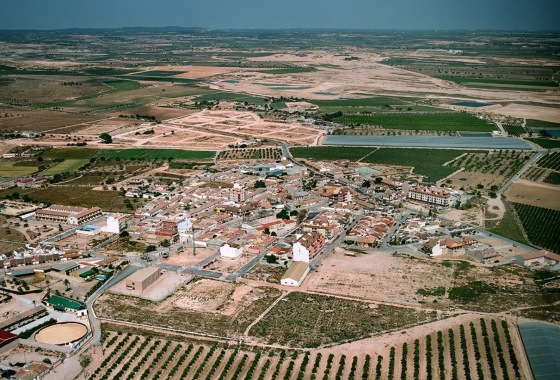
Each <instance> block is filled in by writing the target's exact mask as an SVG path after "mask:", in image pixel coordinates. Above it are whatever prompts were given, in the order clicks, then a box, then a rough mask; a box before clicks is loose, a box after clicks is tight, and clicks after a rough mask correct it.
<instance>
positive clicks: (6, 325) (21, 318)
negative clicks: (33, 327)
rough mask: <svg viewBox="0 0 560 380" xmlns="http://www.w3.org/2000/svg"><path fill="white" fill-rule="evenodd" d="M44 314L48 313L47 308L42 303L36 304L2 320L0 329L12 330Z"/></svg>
mask: <svg viewBox="0 0 560 380" xmlns="http://www.w3.org/2000/svg"><path fill="white" fill-rule="evenodd" d="M46 315H48V312H47V309H46V308H45V307H44V306H42V305H41V306H37V307H34V308H33V309H29V310H26V311H24V312H23V313H19V314H17V315H15V316H13V317H11V318H8V319H5V320H3V321H2V322H0V330H5V331H12V330H15V329H18V328H20V327H21V326H24V325H26V324H28V323H31V322H33V321H35V320H37V319H40V318H43V317H44V316H46Z"/></svg>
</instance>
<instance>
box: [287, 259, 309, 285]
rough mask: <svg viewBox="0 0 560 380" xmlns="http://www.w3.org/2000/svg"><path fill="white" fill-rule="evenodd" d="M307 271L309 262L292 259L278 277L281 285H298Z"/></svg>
mask: <svg viewBox="0 0 560 380" xmlns="http://www.w3.org/2000/svg"><path fill="white" fill-rule="evenodd" d="M307 273H309V263H308V262H303V261H294V262H292V264H291V265H290V267H289V268H288V270H287V271H286V273H284V275H283V276H282V278H281V279H280V284H281V285H286V286H300V285H301V283H302V282H303V280H304V279H305V276H307Z"/></svg>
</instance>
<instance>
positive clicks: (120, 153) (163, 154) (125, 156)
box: [95, 149, 214, 160]
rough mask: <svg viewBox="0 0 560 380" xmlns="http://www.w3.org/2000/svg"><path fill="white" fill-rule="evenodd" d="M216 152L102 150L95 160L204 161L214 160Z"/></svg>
mask: <svg viewBox="0 0 560 380" xmlns="http://www.w3.org/2000/svg"><path fill="white" fill-rule="evenodd" d="M213 155H214V152H209V151H193V150H181V149H102V150H99V151H97V153H96V154H95V158H97V159H102V157H104V158H105V159H106V160H110V159H120V160H132V159H134V160H138V159H140V160H162V159H169V158H172V159H178V160H202V159H209V158H212V156H213Z"/></svg>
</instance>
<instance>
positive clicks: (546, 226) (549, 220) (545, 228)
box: [513, 203, 560, 252]
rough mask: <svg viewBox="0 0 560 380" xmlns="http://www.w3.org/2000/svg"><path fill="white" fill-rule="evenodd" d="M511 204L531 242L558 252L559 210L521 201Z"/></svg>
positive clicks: (559, 245)
mask: <svg viewBox="0 0 560 380" xmlns="http://www.w3.org/2000/svg"><path fill="white" fill-rule="evenodd" d="M513 205H514V208H515V212H516V213H517V216H518V217H519V220H520V221H521V224H522V225H523V229H524V230H525V232H526V233H527V237H528V238H529V240H530V241H531V243H533V244H535V245H537V246H539V247H543V248H546V249H549V250H551V251H554V252H560V239H558V234H560V227H559V226H560V211H558V210H552V209H547V208H542V207H537V206H531V205H526V204H522V203H513Z"/></svg>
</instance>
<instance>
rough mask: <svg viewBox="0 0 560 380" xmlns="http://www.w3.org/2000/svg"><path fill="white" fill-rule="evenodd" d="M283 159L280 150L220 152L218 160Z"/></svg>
mask: <svg viewBox="0 0 560 380" xmlns="http://www.w3.org/2000/svg"><path fill="white" fill-rule="evenodd" d="M280 158H282V151H281V150H280V149H278V148H262V149H250V148H247V149H232V150H226V151H223V152H220V154H219V155H218V160H240V159H241V160H243V159H245V160H260V159H267V160H279V159H280Z"/></svg>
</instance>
